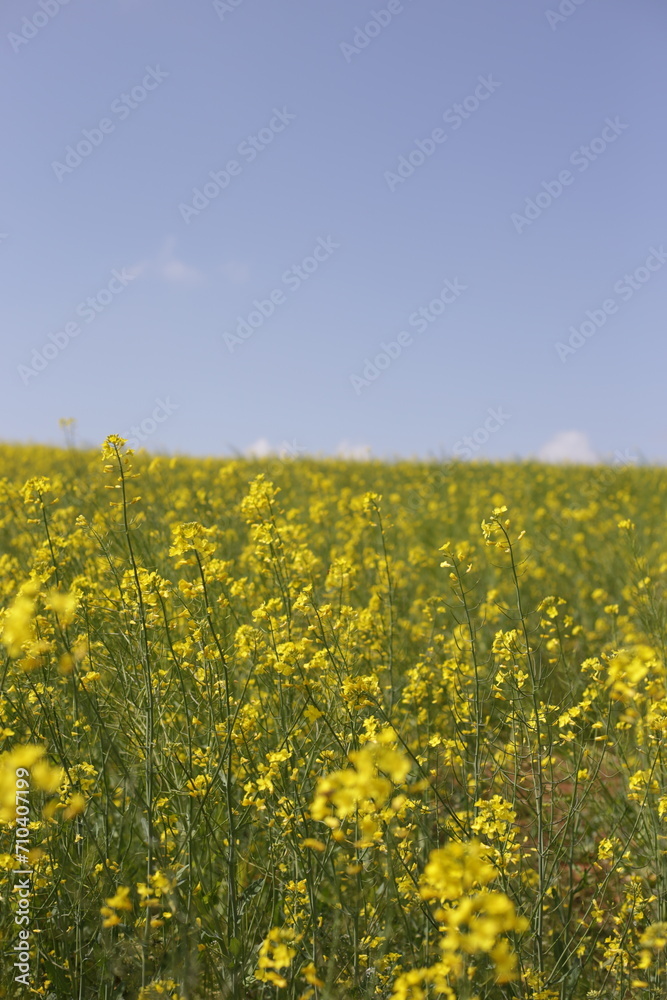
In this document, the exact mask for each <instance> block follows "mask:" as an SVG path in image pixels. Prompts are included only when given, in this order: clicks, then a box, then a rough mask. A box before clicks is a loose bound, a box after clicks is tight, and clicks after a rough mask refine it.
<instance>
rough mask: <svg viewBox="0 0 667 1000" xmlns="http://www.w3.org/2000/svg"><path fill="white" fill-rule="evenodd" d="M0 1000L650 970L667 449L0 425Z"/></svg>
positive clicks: (350, 990) (283, 999) (326, 993)
mask: <svg viewBox="0 0 667 1000" xmlns="http://www.w3.org/2000/svg"><path fill="white" fill-rule="evenodd" d="M0 497H1V501H2V503H1V507H0V518H1V522H0V524H1V527H0V531H1V535H0V537H1V543H2V544H1V546H0V591H1V596H0V607H1V608H2V611H1V612H0V651H1V655H2V688H1V698H0V713H1V714H0V736H1V737H2V741H3V742H2V747H1V751H2V753H1V756H0V832H1V837H2V842H1V843H0V876H1V892H2V910H1V911H0V934H1V936H2V942H1V946H2V970H1V972H0V995H1V996H4V997H11V998H13V997H15V996H35V995H36V996H40V997H43V998H45V1000H120V998H126V1000H158V998H164V1000H223V998H234V1000H236V998H252V1000H255V998H257V1000H259V998H261V1000H265V998H266V1000H268V998H276V1000H310V998H312V1000H347V998H371V997H375V998H385V1000H422V998H426V997H429V998H431V997H443V998H446V1000H454V998H457V1000H473V998H475V1000H510V998H517V1000H518V998H521V1000H580V998H581V1000H583V998H587V1000H594V998H595V1000H612V998H613V1000H627V998H641V1000H660V998H664V997H665V996H667V975H666V965H665V950H664V949H665V946H666V945H667V741H666V735H667V673H666V670H665V643H666V640H667V622H666V605H665V586H666V582H667V520H666V517H665V514H666V511H667V474H666V473H665V471H664V470H662V469H656V468H650V467H611V466H609V467H604V466H598V467H590V468H585V467H578V466H570V467H557V466H547V465H540V464H537V463H530V462H524V463H516V464H481V463H480V464H477V463H452V464H438V463H435V462H432V463H425V462H422V463H420V462H406V461H401V462H396V463H383V462H379V461H369V462H363V463H362V462H345V461H338V460H314V459H293V460H284V461H279V460H277V459H267V460H265V461H250V460H230V459H216V460H213V459H211V460H204V459H188V458H165V457H151V456H149V455H145V454H136V455H135V454H132V453H131V452H128V451H127V449H126V446H125V443H124V442H123V440H122V439H121V438H119V437H115V436H112V437H109V438H108V439H107V440H106V442H105V443H104V446H103V448H102V452H101V454H100V453H99V452H97V453H93V452H88V451H84V450H77V449H62V450H59V449H55V448H47V447H42V446H25V447H21V446H9V445H5V446H1V447H0Z"/></svg>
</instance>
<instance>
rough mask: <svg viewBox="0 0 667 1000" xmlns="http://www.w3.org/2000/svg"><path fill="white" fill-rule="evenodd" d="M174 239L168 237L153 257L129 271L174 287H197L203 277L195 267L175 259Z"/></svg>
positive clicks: (173, 237) (140, 262)
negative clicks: (166, 282)
mask: <svg viewBox="0 0 667 1000" xmlns="http://www.w3.org/2000/svg"><path fill="white" fill-rule="evenodd" d="M175 249H176V237H175V236H168V237H167V239H166V240H165V241H164V243H163V244H162V247H161V248H160V250H159V251H158V253H157V254H156V256H155V257H152V258H147V259H146V260H142V261H139V263H138V264H135V265H134V267H131V268H130V269H129V270H131V271H132V273H133V274H135V275H136V276H139V275H141V274H147V275H149V276H151V277H154V278H161V279H162V280H163V281H168V282H169V283H170V284H176V285H199V284H201V283H202V281H203V280H204V275H203V274H202V273H201V271H199V270H197V268H196V267H192V266H191V265H190V264H186V263H185V261H183V260H180V259H179V258H178V257H176V255H175V253H174V251H175Z"/></svg>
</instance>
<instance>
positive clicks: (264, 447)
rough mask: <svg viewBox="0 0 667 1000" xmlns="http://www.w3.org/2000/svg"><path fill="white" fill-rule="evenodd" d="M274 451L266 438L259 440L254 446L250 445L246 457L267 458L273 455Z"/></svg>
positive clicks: (245, 453)
mask: <svg viewBox="0 0 667 1000" xmlns="http://www.w3.org/2000/svg"><path fill="white" fill-rule="evenodd" d="M273 452H274V449H273V448H272V447H271V444H270V443H269V441H267V439H266V438H258V439H257V441H255V442H253V444H251V445H248V447H247V448H246V450H245V452H244V455H245V456H246V458H267V456H268V455H272V454H273Z"/></svg>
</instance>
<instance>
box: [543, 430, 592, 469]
mask: <svg viewBox="0 0 667 1000" xmlns="http://www.w3.org/2000/svg"><path fill="white" fill-rule="evenodd" d="M537 457H538V458H539V459H540V461H541V462H581V463H583V464H587V465H592V464H595V463H596V462H598V461H599V458H598V456H597V455H596V453H595V451H594V450H593V448H592V446H591V443H590V441H589V440H588V435H587V434H584V433H583V431H559V432H558V434H554V436H553V437H552V438H551V440H550V441H547V443H546V444H545V445H543V446H542V447H541V448H540V450H539V452H538V455H537Z"/></svg>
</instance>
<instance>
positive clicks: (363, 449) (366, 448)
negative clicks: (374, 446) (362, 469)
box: [336, 441, 371, 462]
mask: <svg viewBox="0 0 667 1000" xmlns="http://www.w3.org/2000/svg"><path fill="white" fill-rule="evenodd" d="M336 455H337V456H338V458H346V459H351V460H352V461H355V462H367V461H368V459H369V458H370V457H371V446H370V445H369V444H350V442H349V441H341V443H340V444H339V445H338V447H337V448H336Z"/></svg>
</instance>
